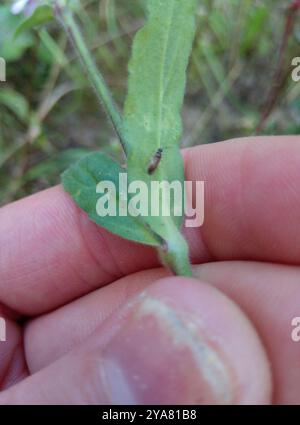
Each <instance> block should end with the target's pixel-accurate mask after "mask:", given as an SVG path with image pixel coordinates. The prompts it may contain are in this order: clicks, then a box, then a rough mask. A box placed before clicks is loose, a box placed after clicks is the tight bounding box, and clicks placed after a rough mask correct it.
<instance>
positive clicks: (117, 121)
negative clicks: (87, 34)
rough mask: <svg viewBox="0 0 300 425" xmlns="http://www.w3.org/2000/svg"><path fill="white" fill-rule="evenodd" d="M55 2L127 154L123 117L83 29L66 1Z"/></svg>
mask: <svg viewBox="0 0 300 425" xmlns="http://www.w3.org/2000/svg"><path fill="white" fill-rule="evenodd" d="M54 4H55V11H56V15H57V17H58V19H59V20H60V21H61V23H62V25H63V27H64V28H65V30H66V33H67V35H68V37H69V39H70V40H71V42H72V44H73V45H74V47H75V49H76V51H77V53H78V55H79V57H80V59H81V62H82V64H83V66H84V68H85V70H86V72H87V75H88V77H89V79H90V81H91V83H92V85H93V87H94V89H95V91H96V94H97V95H98V97H99V98H100V101H101V102H102V104H103V107H104V109H105V111H106V113H107V115H108V116H109V118H110V120H111V121H112V123H113V126H114V128H115V131H116V133H117V134H118V136H119V139H120V142H121V144H122V147H123V149H124V151H125V153H126V154H127V153H128V150H129V143H128V140H127V138H126V136H125V132H124V127H123V120H122V117H121V115H120V113H119V111H118V108H117V106H116V105H115V102H114V100H113V98H112V95H111V92H110V90H109V88H108V87H107V85H106V83H105V80H104V78H103V76H102V74H101V72H100V71H99V70H98V68H97V66H96V64H95V62H94V60H93V58H92V56H91V54H90V52H89V50H88V48H87V46H86V44H85V41H84V38H83V36H82V34H81V31H80V29H79V27H78V25H77V23H76V22H75V20H74V18H73V14H72V12H71V11H70V10H69V9H68V8H67V7H64V3H62V2H61V0H57V1H55V2H54Z"/></svg>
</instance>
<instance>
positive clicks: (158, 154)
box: [148, 148, 163, 174]
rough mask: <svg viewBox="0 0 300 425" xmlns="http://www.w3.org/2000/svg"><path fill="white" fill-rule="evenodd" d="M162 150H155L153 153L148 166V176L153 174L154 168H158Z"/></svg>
mask: <svg viewBox="0 0 300 425" xmlns="http://www.w3.org/2000/svg"><path fill="white" fill-rule="evenodd" d="M162 153H163V150H162V149H161V148H159V149H157V151H156V152H155V155H154V156H153V158H152V159H151V161H150V164H149V166H148V174H153V173H154V171H155V170H156V168H157V167H158V164H159V163H160V161H161V157H162Z"/></svg>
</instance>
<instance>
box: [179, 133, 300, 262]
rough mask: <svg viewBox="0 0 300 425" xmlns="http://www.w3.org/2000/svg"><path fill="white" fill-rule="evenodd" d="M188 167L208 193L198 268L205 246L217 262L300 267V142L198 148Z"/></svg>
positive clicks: (188, 175) (189, 176)
mask: <svg viewBox="0 0 300 425" xmlns="http://www.w3.org/2000/svg"><path fill="white" fill-rule="evenodd" d="M186 161H187V167H186V179H187V180H192V181H193V180H204V181H205V190H206V197H205V210H206V216H205V222H204V225H203V226H202V227H201V228H200V231H198V232H197V229H193V230H194V231H193V234H192V241H193V245H192V247H194V250H193V251H192V255H193V258H194V259H195V260H196V262H200V260H201V259H200V258H199V254H198V252H200V253H201V252H202V251H203V245H204V246H205V247H206V249H207V250H208V252H209V253H210V254H211V257H212V258H213V259H214V260H228V259H235V260H238V259H246V260H251V259H253V260H264V261H272V262H284V263H295V264H299V263H300V250H299V246H298V240H299V238H300V227H299V225H298V224H299V215H300V186H299V184H298V181H299V178H300V136H295V137H267V138H261V137H256V138H249V139H243V140H238V139H236V140H233V141H229V142H226V143H224V142H223V143H218V144H217V145H205V146H198V147H196V148H194V149H191V150H189V152H188V153H187V158H186ZM197 235H198V239H199V249H197V248H196V247H197V244H196V242H195V236H197Z"/></svg>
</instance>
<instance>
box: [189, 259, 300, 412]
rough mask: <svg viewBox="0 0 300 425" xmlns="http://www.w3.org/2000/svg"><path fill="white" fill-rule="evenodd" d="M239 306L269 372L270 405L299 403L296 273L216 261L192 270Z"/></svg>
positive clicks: (285, 268) (293, 269) (268, 266)
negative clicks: (266, 359) (252, 327)
mask: <svg viewBox="0 0 300 425" xmlns="http://www.w3.org/2000/svg"><path fill="white" fill-rule="evenodd" d="M194 270H195V274H196V276H198V277H199V278H200V279H203V280H206V281H207V282H210V283H212V284H213V285H215V286H216V287H217V288H218V289H219V290H221V291H223V292H224V293H225V294H226V295H227V296H229V297H230V298H231V299H232V300H234V301H235V302H236V303H237V304H239V305H240V307H241V308H242V310H243V311H244V312H245V313H246V314H247V315H248V317H249V318H250V319H251V321H252V323H253V324H254V325H255V327H256V329H257V332H258V333H259V335H260V336H261V338H262V340H263V342H264V346H265V348H266V350H267V353H268V357H269V359H270V362H271V365H272V371H273V382H274V402H275V403H279V404H299V403H300V367H299V359H300V343H297V342H294V341H293V339H292V330H293V327H292V326H291V324H292V319H293V318H294V317H299V316H300V306H299V299H300V285H299V282H300V270H299V267H295V266H283V265H282V266H281V265H275V264H262V263H247V262H219V263H211V264H205V265H204V264H203V265H201V266H197V267H195V269H194Z"/></svg>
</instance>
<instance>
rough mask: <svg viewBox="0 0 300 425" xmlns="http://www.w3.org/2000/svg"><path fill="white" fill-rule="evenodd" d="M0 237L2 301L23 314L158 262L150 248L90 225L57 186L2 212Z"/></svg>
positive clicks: (56, 303) (0, 290)
mask: <svg viewBox="0 0 300 425" xmlns="http://www.w3.org/2000/svg"><path fill="white" fill-rule="evenodd" d="M0 235H1V243H0V299H1V300H2V302H3V303H5V304H6V305H8V306H10V307H11V308H12V309H14V310H16V311H19V312H21V313H23V314H26V315H34V314H39V313H41V312H44V311H47V310H49V309H52V308H54V307H57V306H59V305H61V304H64V303H65V302H67V301H70V300H72V299H75V298H77V297H79V296H81V295H83V294H86V293H88V292H90V291H92V290H93V289H95V288H96V287H100V286H102V285H105V284H106V283H109V282H111V281H113V280H115V279H116V278H118V277H121V276H123V275H126V274H129V273H131V272H133V271H137V270H140V269H143V268H144V267H146V266H150V267H151V264H152V265H154V264H156V263H157V260H156V255H155V254H154V252H153V251H152V250H151V249H149V248H146V247H142V248H141V246H140V245H137V244H134V243H130V242H128V241H126V240H125V239H122V238H119V237H118V236H115V235H113V234H110V233H109V232H107V231H106V230H105V229H102V228H100V227H98V226H97V225H96V224H94V223H92V222H91V221H90V220H89V219H88V217H87V216H86V214H85V213H84V212H82V211H81V210H80V209H78V208H77V207H76V205H75V204H74V203H73V201H72V200H71V198H70V197H69V195H67V194H66V193H65V192H64V191H63V190H62V188H61V187H55V188H53V189H48V190H45V191H43V192H40V193H38V194H36V195H33V196H30V197H28V198H25V199H23V200H21V201H18V202H15V203H13V204H10V205H8V206H6V207H4V208H2V209H0ZM66 282H68V284H66Z"/></svg>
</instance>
